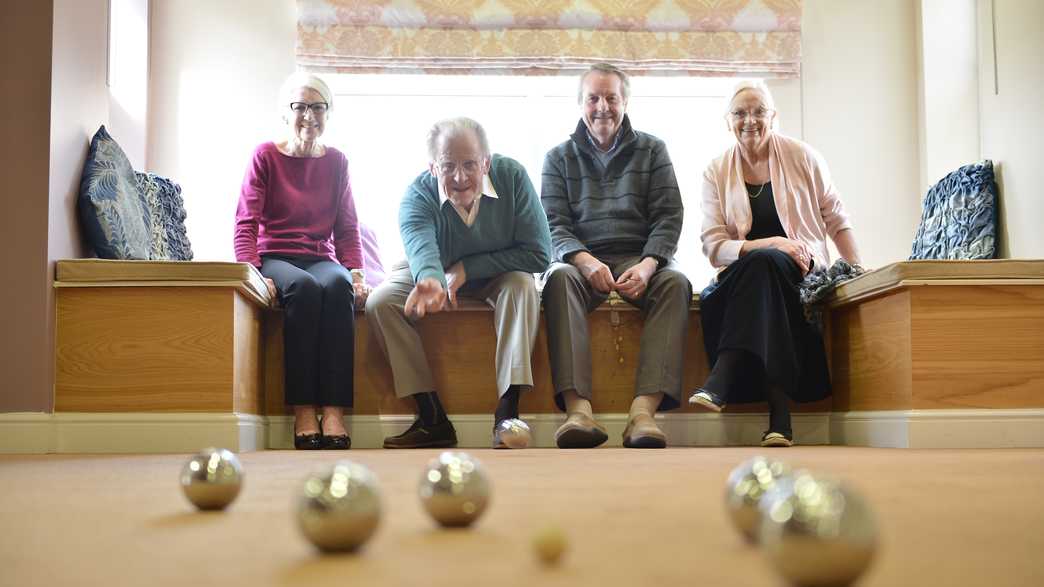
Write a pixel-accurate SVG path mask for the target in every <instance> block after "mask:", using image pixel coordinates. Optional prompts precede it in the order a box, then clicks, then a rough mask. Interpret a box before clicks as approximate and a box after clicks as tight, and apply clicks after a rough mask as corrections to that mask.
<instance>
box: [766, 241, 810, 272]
mask: <svg viewBox="0 0 1044 587" xmlns="http://www.w3.org/2000/svg"><path fill="white" fill-rule="evenodd" d="M769 240H771V241H772V245H771V246H772V248H774V249H776V250H779V251H783V252H784V253H786V254H787V256H788V257H790V258H791V259H793V260H794V262H795V263H797V266H798V268H800V269H801V275H806V274H807V273H808V271H809V269H811V268H812V249H811V248H810V247H809V246H808V245H806V244H805V243H803V242H801V241H799V240H794V239H789V238H786V237H782V236H774V237H772V238H771V239H769Z"/></svg>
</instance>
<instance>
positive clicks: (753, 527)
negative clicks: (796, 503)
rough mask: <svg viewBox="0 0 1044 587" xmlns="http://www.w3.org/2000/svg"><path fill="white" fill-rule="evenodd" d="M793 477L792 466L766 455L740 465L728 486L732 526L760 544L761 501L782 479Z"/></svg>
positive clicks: (727, 498) (728, 504) (726, 505)
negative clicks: (791, 475) (759, 503)
mask: <svg viewBox="0 0 1044 587" xmlns="http://www.w3.org/2000/svg"><path fill="white" fill-rule="evenodd" d="M787 475H790V467H789V466H788V465H787V464H786V463H784V462H782V461H776V460H770V459H766V458H765V457H762V456H757V457H754V458H752V459H750V460H747V461H744V462H742V463H740V464H739V466H737V467H736V468H735V469H733V470H732V472H731V473H729V480H728V481H727V482H726V484H725V509H726V510H728V512H729V518H730V519H731V520H732V524H733V525H734V526H736V528H737V529H738V530H739V531H740V532H741V533H742V534H743V536H744V537H745V538H746V539H747V540H749V541H751V542H757V540H758V531H759V529H760V527H761V512H760V511H759V510H758V502H759V501H761V497H762V496H763V495H765V492H766V491H768V490H769V489H771V488H772V487H773V486H775V483H776V481H777V480H778V479H780V478H781V477H785V476H787Z"/></svg>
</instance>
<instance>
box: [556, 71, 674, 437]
mask: <svg viewBox="0 0 1044 587" xmlns="http://www.w3.org/2000/svg"><path fill="white" fill-rule="evenodd" d="M629 97H630V82H629V80H628V77H627V74H626V73H624V72H623V71H621V70H620V69H618V68H616V67H615V66H613V65H609V64H604V63H600V64H596V65H593V66H591V68H590V69H589V70H588V71H587V72H585V73H584V74H583V75H582V76H581V77H580V92H579V95H578V99H579V102H580V107H581V116H582V118H581V120H580V122H579V123H578V124H577V126H576V130H575V131H574V132H573V134H572V136H571V137H570V139H569V140H567V141H566V142H564V143H562V144H560V145H558V146H557V147H555V148H553V149H551V150H550V151H549V152H548V153H547V156H546V157H545V158H544V170H543V174H542V181H541V189H540V200H541V203H542V204H543V206H544V210H545V211H546V212H547V220H548V223H549V224H550V226H551V239H552V241H553V243H554V260H555V261H557V262H556V263H555V264H554V265H553V266H552V267H551V268H550V269H549V270H548V271H547V274H546V275H545V279H546V283H545V285H544V290H543V295H544V312H545V319H546V321H547V345H548V355H549V357H550V362H551V378H552V380H553V382H554V387H555V402H556V404H557V405H558V407H559V408H560V409H563V410H565V412H566V414H567V417H566V421H565V423H564V424H562V426H561V427H560V428H559V429H558V431H557V432H556V433H555V442H556V444H557V445H558V446H559V447H560V448H590V447H594V446H598V445H599V444H601V443H603V442H605V441H606V439H607V436H606V433H605V429H604V428H603V427H602V426H600V425H599V424H598V423H597V422H595V420H594V416H593V414H592V411H591V401H590V400H591V394H592V389H591V377H592V376H591V348H590V336H589V331H588V326H587V314H588V312H590V311H591V310H593V309H594V308H596V307H598V305H599V304H601V303H602V302H604V301H605V300H606V298H607V297H608V296H609V294H610V293H613V292H616V293H617V294H619V295H620V296H621V297H623V299H625V300H627V301H628V302H630V303H632V304H634V305H635V306H637V307H638V308H640V309H641V311H642V316H643V317H644V319H645V325H644V327H643V329H642V339H641V350H640V351H639V356H638V370H637V373H636V374H635V375H636V382H635V397H634V400H633V401H632V403H631V408H630V414H629V417H628V421H627V427H626V429H625V430H624V435H623V436H624V437H623V444H624V446H626V447H629V448H663V447H664V446H666V445H667V437H666V435H665V434H664V433H663V431H662V430H660V428H659V427H658V426H657V425H656V422H655V420H654V419H653V414H655V412H656V410H657V409H670V408H674V407H677V406H678V400H679V397H680V396H681V384H682V381H681V378H682V360H683V357H684V346H685V334H686V332H687V330H688V328H687V325H688V318H689V303H690V301H691V299H692V286H691V285H690V284H689V280H688V279H686V277H685V275H684V274H683V273H682V272H681V271H680V270H678V267H677V266H676V265H675V264H674V263H673V262H672V260H671V259H672V257H673V256H674V252H675V250H676V249H677V247H678V237H679V235H680V233H681V226H682V201H681V195H680V193H679V191H678V181H677V180H676V179H675V176H674V166H673V165H672V164H671V158H670V156H669V155H668V154H667V147H666V145H664V143H663V141H661V140H660V139H658V138H656V137H654V136H652V135H650V134H647V133H643V132H639V131H636V130H634V129H632V128H631V121H630V120H629V119H628V117H627V100H628V98H629Z"/></svg>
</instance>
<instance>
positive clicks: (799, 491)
mask: <svg viewBox="0 0 1044 587" xmlns="http://www.w3.org/2000/svg"><path fill="white" fill-rule="evenodd" d="M761 513H762V522H761V545H762V548H763V549H764V550H765V553H766V554H767V555H768V557H769V559H770V560H771V561H772V564H773V566H775V567H776V570H777V571H779V573H780V574H781V575H783V577H784V578H785V579H786V580H787V581H789V582H790V583H791V584H792V585H800V586H801V587H828V586H830V587H832V586H836V585H848V584H850V583H852V582H853V581H855V580H856V579H857V578H858V577H859V576H860V575H861V574H862V573H863V572H864V571H865V570H866V568H867V567H868V566H870V562H871V560H872V559H873V557H874V551H875V550H876V548H877V524H876V523H875V522H874V516H873V512H871V511H870V507H869V505H867V503H866V501H864V500H863V498H862V497H860V496H859V495H858V494H857V493H855V492H854V491H852V490H851V489H849V488H848V487H845V486H844V485H842V484H841V483H839V482H838V481H835V480H833V479H827V478H823V477H817V476H816V475H814V474H812V473H809V472H808V471H798V472H796V473H794V475H793V476H792V477H786V478H783V479H780V480H779V482H777V484H776V486H775V487H774V488H773V489H771V490H770V491H769V492H768V493H767V494H766V495H765V497H764V498H762V500H761Z"/></svg>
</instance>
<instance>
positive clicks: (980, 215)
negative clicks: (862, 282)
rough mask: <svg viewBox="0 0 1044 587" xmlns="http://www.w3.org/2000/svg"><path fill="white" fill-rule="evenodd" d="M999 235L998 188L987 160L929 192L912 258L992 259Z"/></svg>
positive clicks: (950, 178)
mask: <svg viewBox="0 0 1044 587" xmlns="http://www.w3.org/2000/svg"><path fill="white" fill-rule="evenodd" d="M996 235H997V186H996V184H995V183H994V181H993V162H992V161H990V160H989V159H986V160H984V161H982V162H980V163H974V164H972V165H965V166H964V167H961V168H960V169H958V170H957V171H954V172H953V173H950V174H949V175H947V176H946V177H944V178H942V179H941V180H940V181H939V183H937V184H935V185H933V186H932V187H931V189H929V190H928V195H926V196H925V197H924V211H923V212H922V214H921V225H920V226H918V227H917V236H915V237H914V241H913V252H912V253H911V254H910V259H911V260H913V259H992V258H993V257H994V256H995V254H996V245H995V242H996V240H995V239H996Z"/></svg>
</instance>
